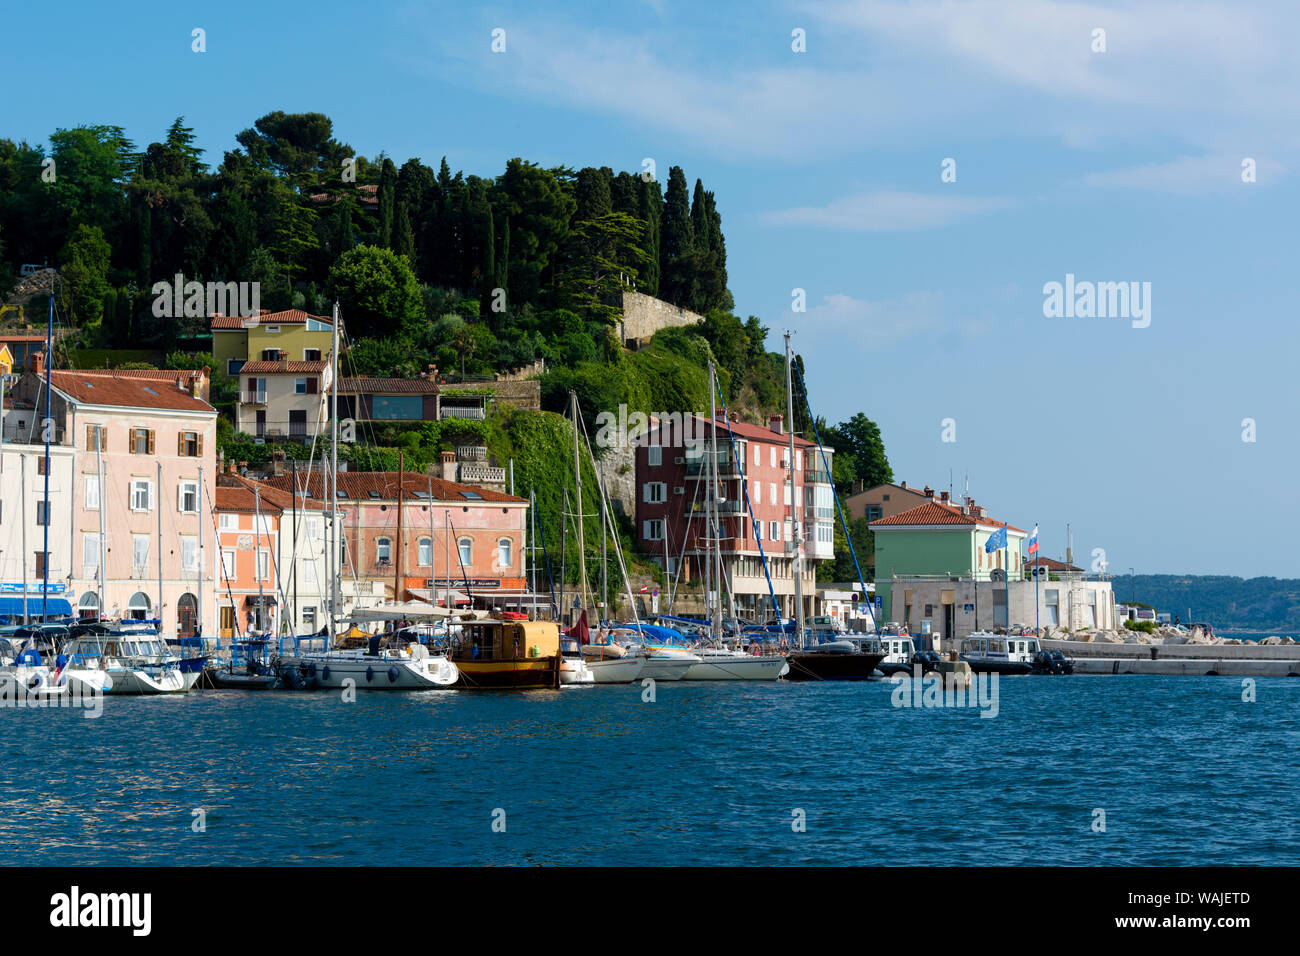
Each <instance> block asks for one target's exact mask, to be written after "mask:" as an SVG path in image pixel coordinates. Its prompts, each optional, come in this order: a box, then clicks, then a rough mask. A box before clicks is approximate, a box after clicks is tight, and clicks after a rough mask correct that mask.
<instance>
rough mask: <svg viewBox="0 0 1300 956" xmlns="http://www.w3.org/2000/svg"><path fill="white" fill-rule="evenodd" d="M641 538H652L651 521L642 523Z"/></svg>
mask: <svg viewBox="0 0 1300 956" xmlns="http://www.w3.org/2000/svg"><path fill="white" fill-rule="evenodd" d="M641 537H643V538H646V539H647V540H648V539H649V538H650V522H649V521H642V522H641Z"/></svg>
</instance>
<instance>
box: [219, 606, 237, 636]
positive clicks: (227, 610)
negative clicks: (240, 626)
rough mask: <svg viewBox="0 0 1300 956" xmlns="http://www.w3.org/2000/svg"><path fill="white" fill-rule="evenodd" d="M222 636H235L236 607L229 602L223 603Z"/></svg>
mask: <svg viewBox="0 0 1300 956" xmlns="http://www.w3.org/2000/svg"><path fill="white" fill-rule="evenodd" d="M221 636H222V637H234V636H235V609H234V608H233V607H231V606H230V605H229V604H223V605H222V607H221Z"/></svg>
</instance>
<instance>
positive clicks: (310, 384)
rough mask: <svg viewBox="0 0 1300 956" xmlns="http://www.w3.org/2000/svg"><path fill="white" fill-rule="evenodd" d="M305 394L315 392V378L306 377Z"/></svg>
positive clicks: (313, 393)
mask: <svg viewBox="0 0 1300 956" xmlns="http://www.w3.org/2000/svg"><path fill="white" fill-rule="evenodd" d="M307 394H308V395H315V394H316V379H314V378H308V379H307Z"/></svg>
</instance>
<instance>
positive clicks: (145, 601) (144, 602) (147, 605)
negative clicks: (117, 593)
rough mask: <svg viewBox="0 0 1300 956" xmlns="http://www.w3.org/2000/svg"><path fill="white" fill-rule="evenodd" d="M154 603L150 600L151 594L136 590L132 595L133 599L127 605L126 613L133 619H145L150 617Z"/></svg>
mask: <svg viewBox="0 0 1300 956" xmlns="http://www.w3.org/2000/svg"><path fill="white" fill-rule="evenodd" d="M152 607H153V603H152V602H151V601H150V600H149V595H147V594H145V593H144V592H143V591H136V592H135V593H134V594H132V595H131V600H130V602H129V603H128V604H127V606H126V615H127V617H128V618H130V619H131V620H135V621H143V620H146V619H147V618H148V617H149V611H150V609H151V608H152Z"/></svg>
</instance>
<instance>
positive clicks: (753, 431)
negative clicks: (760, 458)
mask: <svg viewBox="0 0 1300 956" xmlns="http://www.w3.org/2000/svg"><path fill="white" fill-rule="evenodd" d="M686 419H691V420H693V421H694V422H695V425H694V426H693V427H695V428H696V429H699V430H698V431H697V432H696V434H698V435H710V434H712V430H713V425H712V423H711V422H710V421H709V420H708V419H707V418H701V417H700V416H697V415H688V416H684V418H683V423H682V424H683V427H685V423H686ZM658 430H659V426H657V425H656V426H653V427H651V429H650V432H649V434H651V435H653V434H655V433H656V432H657V431H658ZM675 430H676V429H671V430H670V431H675ZM727 432H730V433H731V434H733V435H735V436H736V437H737V438H746V439H750V440H754V441H765V442H773V443H775V444H778V445H784V446H787V447H788V446H789V444H790V433H789V432H774V431H772V429H770V428H766V427H764V426H762V425H749V424H746V423H745V422H724V421H722V420H721V419H719V421H718V435H719V437H721V436H722V435H724V434H726V433H727ZM669 437H670V438H674V439H675V438H676V437H677V436H675V435H669ZM794 445H795V447H796V448H816V447H817V443H816V442H811V441H808V440H807V439H806V438H800V437H799V436H798V435H795V436H794ZM827 451H828V452H829V453H830V454H834V450H833V449H827Z"/></svg>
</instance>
